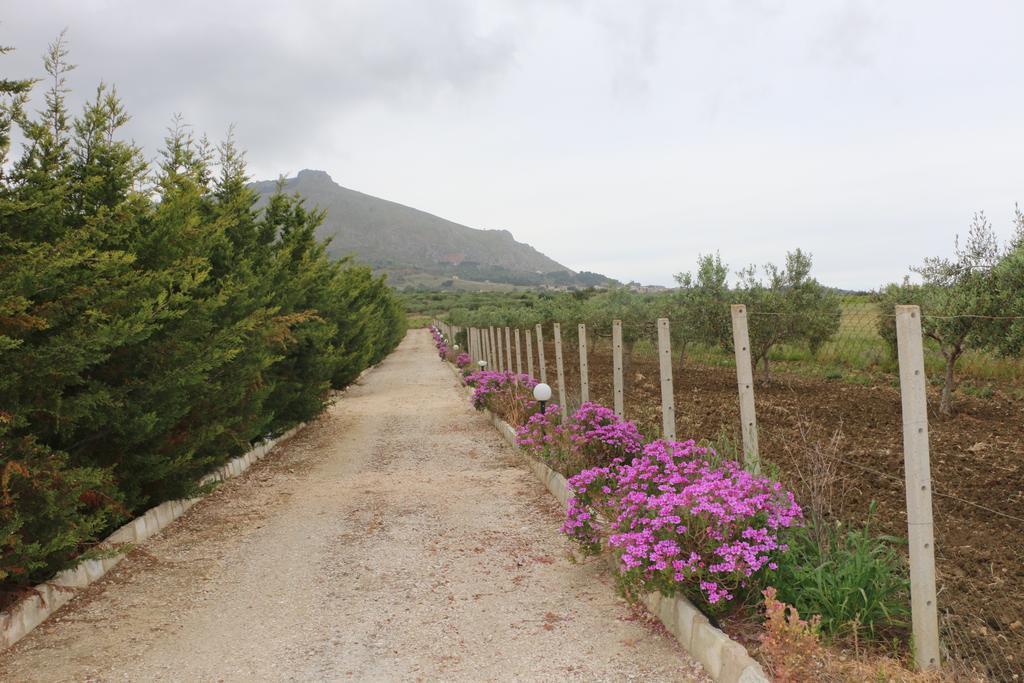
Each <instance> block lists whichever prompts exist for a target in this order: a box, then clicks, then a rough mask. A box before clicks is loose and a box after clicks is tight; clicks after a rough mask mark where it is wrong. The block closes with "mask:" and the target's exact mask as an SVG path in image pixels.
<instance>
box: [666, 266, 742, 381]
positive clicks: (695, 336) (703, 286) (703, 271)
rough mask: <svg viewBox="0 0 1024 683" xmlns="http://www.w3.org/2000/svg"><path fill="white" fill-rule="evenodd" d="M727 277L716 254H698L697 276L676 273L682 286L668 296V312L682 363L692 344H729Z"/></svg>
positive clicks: (725, 345) (725, 267) (727, 269)
mask: <svg viewBox="0 0 1024 683" xmlns="http://www.w3.org/2000/svg"><path fill="white" fill-rule="evenodd" d="M728 277H729V268H728V266H726V265H725V264H724V263H722V259H721V257H720V256H719V255H718V254H717V253H716V254H714V255H713V256H712V255H710V254H707V255H703V256H698V257H697V271H696V273H695V274H694V275H691V274H690V273H677V274H676V275H675V280H676V283H678V284H679V288H678V289H677V290H676V291H675V292H673V293H672V295H671V297H670V299H669V306H670V311H668V312H667V315H668V316H669V317H670V318H671V319H672V323H673V324H672V343H673V344H674V345H675V346H676V348H677V349H678V351H679V362H680V364H682V363H684V362H685V360H686V349H687V346H688V345H689V344H691V343H695V344H705V345H707V346H721V347H722V348H729V347H730V344H731V343H732V331H731V329H732V328H731V323H730V318H729V303H730V297H731V294H730V292H729V286H728V282H727V280H728Z"/></svg>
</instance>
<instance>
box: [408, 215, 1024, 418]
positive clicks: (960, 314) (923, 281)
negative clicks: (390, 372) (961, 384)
mask: <svg viewBox="0 0 1024 683" xmlns="http://www.w3.org/2000/svg"><path fill="white" fill-rule="evenodd" d="M1014 224H1015V226H1016V231H1015V235H1014V236H1013V237H1012V238H1011V239H1010V240H1009V241H1008V242H1007V243H1005V244H1001V243H1000V241H999V239H998V237H997V236H996V234H995V231H994V229H993V227H992V225H991V223H990V222H989V221H988V220H987V219H986V218H985V216H984V214H979V215H977V216H975V218H974V221H973V222H972V224H971V226H970V228H969V230H968V233H967V235H966V237H965V238H964V240H963V241H962V242H961V241H960V240H959V239H958V240H957V244H956V246H955V249H954V257H953V258H951V259H950V258H928V259H925V260H924V263H923V264H922V265H921V266H919V267H915V268H912V269H911V270H912V272H914V273H916V274H917V275H918V276H919V282H911V281H910V280H909V278H907V279H905V280H904V282H902V283H900V284H890V285H887V286H884V287H881V288H879V289H878V290H877V291H876V292H874V293H873V294H871V295H869V300H870V301H872V302H874V305H875V309H876V314H875V315H874V316H873V318H874V320H875V322H874V326H875V328H876V331H877V333H878V335H879V336H878V339H879V340H880V342H879V343H880V344H881V343H882V342H884V345H885V347H886V348H887V350H888V354H889V356H890V357H891V358H892V359H893V360H895V358H896V326H895V318H894V315H893V310H894V306H895V305H897V304H916V305H918V306H920V307H921V311H922V327H923V332H924V335H925V340H926V343H927V344H928V346H929V348H931V349H934V350H935V351H936V352H937V353H939V354H941V356H942V358H943V361H944V372H943V375H942V377H940V378H938V381H939V383H940V385H941V386H942V391H941V394H940V398H939V406H938V407H939V412H940V413H941V414H943V415H951V414H952V413H953V392H954V390H955V388H956V385H957V380H956V364H957V361H958V360H959V359H960V358H961V357H962V356H963V354H964V353H965V352H967V351H968V350H972V349H973V350H976V351H983V352H986V353H991V354H994V355H997V356H1015V357H1019V356H1020V355H1021V353H1022V352H1024V213H1022V212H1021V211H1020V210H1019V209H1018V210H1016V211H1015V213H1014ZM811 269H812V259H811V256H810V255H809V254H807V253H806V252H803V251H801V250H800V249H796V250H794V251H792V252H790V253H788V254H787V255H786V259H785V263H784V264H783V265H781V266H778V265H775V264H766V265H764V266H762V267H761V268H756V267H754V266H750V267H747V268H744V269H742V270H740V271H738V272H736V273H735V274H734V275H735V277H734V279H733V282H732V283H731V284H730V282H729V276H730V269H729V266H728V265H727V264H725V263H723V262H722V260H721V257H720V256H719V255H718V254H712V255H703V256H700V257H699V258H698V263H697V268H696V270H695V271H694V272H692V273H679V274H677V275H676V276H675V279H676V282H677V284H678V287H676V288H675V289H674V290H671V291H669V292H666V293H658V294H640V293H636V292H632V291H630V290H628V289H626V288H614V289H610V290H587V291H581V292H569V293H558V294H554V293H525V292H517V293H513V294H505V295H503V294H479V293H474V294H463V295H453V296H452V297H451V298H449V299H448V300H447V301H446V303H447V304H448V306H449V308H448V315H447V320H448V321H449V322H451V323H452V324H455V325H460V326H476V327H485V326H487V325H503V326H505V325H508V326H513V327H531V326H533V325H535V324H538V323H541V324H550V323H552V322H560V323H563V324H565V323H577V322H584V323H587V325H588V330H593V331H595V332H596V333H598V334H601V335H603V336H607V335H608V334H610V330H611V324H612V320H615V319H618V320H621V321H622V323H623V326H622V334H623V346H624V362H625V363H626V364H627V365H628V364H629V360H630V357H631V355H632V351H633V347H634V345H635V344H636V342H637V341H639V340H640V339H642V338H648V339H651V338H653V336H654V331H653V322H654V320H655V319H656V318H658V317H667V318H669V319H671V320H672V344H673V347H674V349H675V350H676V351H678V353H679V355H680V362H683V361H684V360H685V357H686V354H687V351H688V349H691V348H693V347H694V346H695V345H701V346H704V347H717V348H720V349H722V350H723V351H730V352H731V350H732V326H731V325H732V323H731V315H730V304H734V303H742V304H745V305H746V306H747V310H748V312H749V315H748V316H747V322H748V327H749V334H750V346H751V348H750V351H751V357H752V361H753V363H754V364H755V365H759V366H760V369H761V372H760V376H761V379H762V381H769V380H770V379H771V365H770V358H771V354H772V351H773V350H775V349H778V348H779V347H781V346H788V347H797V348H803V349H806V350H808V351H809V352H810V353H811V354H812V355H813V354H817V352H818V351H819V350H820V349H821V347H822V346H823V345H824V344H825V343H826V342H828V341H830V340H833V339H835V338H836V337H837V335H838V334H840V323H841V320H842V316H843V306H842V304H843V296H842V294H841V293H840V292H838V291H837V290H835V289H832V288H829V287H826V286H825V285H823V284H822V283H820V282H819V281H818V280H817V279H816V278H814V277H812V275H811ZM409 301H410V303H412V304H414V305H418V306H419V307H421V308H424V309H430V313H431V315H438V314H442V311H440V310H438V309H439V308H441V307H442V305H443V304H442V301H440V300H437V299H431V298H428V297H427V296H426V295H417V298H415V299H410V300H409Z"/></svg>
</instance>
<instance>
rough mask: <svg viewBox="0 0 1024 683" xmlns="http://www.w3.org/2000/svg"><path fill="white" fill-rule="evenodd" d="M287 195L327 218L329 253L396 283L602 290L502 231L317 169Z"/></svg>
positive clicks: (267, 190) (591, 276)
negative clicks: (367, 190) (349, 184)
mask: <svg viewBox="0 0 1024 683" xmlns="http://www.w3.org/2000/svg"><path fill="white" fill-rule="evenodd" d="M276 185H277V183H276V181H259V182H254V183H252V184H251V187H252V188H253V189H254V190H255V191H256V192H257V193H258V194H259V195H260V197H261V202H262V201H265V200H266V198H267V197H269V196H270V195H271V194H273V192H274V189H275V187H276ZM285 191H286V192H288V193H295V192H297V193H299V194H300V195H302V197H304V198H305V200H306V205H307V206H308V207H314V206H316V207H319V208H321V209H324V210H325V211H326V212H327V216H326V218H325V220H324V223H323V225H322V226H320V229H319V231H318V236H319V237H321V238H327V237H329V238H331V243H330V245H329V247H328V251H329V252H330V254H331V255H332V256H335V257H338V258H340V257H342V256H345V255H347V254H355V255H356V257H357V259H358V260H360V261H362V262H364V263H368V264H369V265H371V266H373V267H374V268H376V269H377V270H381V271H385V272H388V273H389V275H390V277H391V280H392V283H393V284H395V285H396V286H403V285H405V286H411V285H413V284H418V285H424V284H426V285H427V286H430V284H431V283H432V284H433V285H435V286H440V285H442V284H450V283H449V282H448V281H451V280H453V279H455V280H470V281H476V282H492V283H504V284H509V285H521V286H538V285H557V286H578V287H589V286H595V285H607V284H609V283H611V282H612V281H611V280H609V279H608V278H606V277H604V276H603V275H598V274H596V273H586V272H584V273H575V272H573V271H572V270H570V269H569V268H567V267H565V266H563V265H562V264H561V263H558V262H557V261H554V260H552V259H550V258H548V257H547V256H545V255H544V254H542V253H540V252H539V251H537V250H536V249H534V248H533V247H531V246H530V245H528V244H523V243H522V242H517V241H516V240H515V238H513V237H512V233H510V232H509V231H508V230H478V229H476V228H470V227H468V226H465V225H459V224H458V223H453V222H452V221H448V220H445V219H444V218H439V217H438V216H434V215H432V214H429V213H426V212H425V211H419V210H418V209H413V208H411V207H408V206H403V205H402V204H397V203H395V202H391V201H388V200H386V199H379V198H377V197H372V196H370V195H368V194H363V193H362V192H356V191H355V190H350V189H348V188H345V187H342V186H340V185H338V184H337V183H335V182H334V181H333V180H332V179H331V177H330V176H329V175H327V173H325V172H323V171H313V170H308V169H307V170H303V171H299V173H298V175H297V176H296V177H294V178H287V179H286V180H285Z"/></svg>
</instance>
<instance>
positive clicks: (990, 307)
mask: <svg viewBox="0 0 1024 683" xmlns="http://www.w3.org/2000/svg"><path fill="white" fill-rule="evenodd" d="M1018 242H1019V238H1018ZM1017 251H1019V249H1018V250H1017ZM954 254H955V258H954V259H952V260H950V259H945V258H938V257H935V258H927V259H925V262H924V265H922V266H919V267H917V268H912V269H911V270H912V271H913V272H915V273H917V274H919V275H920V276H921V280H922V282H921V284H911V283H910V282H909V279H905V280H904V281H903V284H901V285H897V284H891V285H889V286H888V287H886V288H884V289H883V290H882V292H881V293H880V297H879V302H880V314H881V315H880V316H879V323H878V324H879V333H880V334H881V335H882V338H883V339H885V340H886V341H887V342H888V344H889V347H890V349H891V350H892V352H893V355H895V353H896V322H895V319H894V318H893V315H892V313H893V306H894V305H896V304H916V305H918V306H920V307H921V329H922V333H923V334H924V336H925V337H926V338H928V339H931V340H933V341H934V342H935V343H936V345H937V346H938V348H939V352H940V353H941V354H942V357H943V358H944V359H945V372H944V379H943V384H942V398H941V399H940V401H939V413H940V414H942V415H952V414H953V391H954V389H955V388H956V379H955V368H956V363H957V361H958V360H960V358H961V356H963V354H964V352H965V351H967V350H968V349H970V348H980V347H983V346H996V347H999V346H1000V345H1005V346H1006V350H1011V349H1010V348H1009V347H1010V346H1013V344H1011V343H1010V342H1009V339H1008V336H1007V334H1006V329H1007V324H1006V321H1005V320H999V319H993V317H992V316H995V315H998V314H999V312H1000V311H1001V310H1005V308H1004V306H1005V305H1007V304H1010V305H1012V304H1013V302H1014V301H1015V300H1016V297H1012V296H1008V293H1009V292H1012V291H1019V289H1020V284H1016V285H1015V286H1013V287H1008V286H1005V284H1006V282H1005V281H1006V280H1008V279H1012V278H1008V277H1007V276H1009V275H1010V274H1011V273H1010V268H1009V267H1012V261H1007V265H1008V267H1007V268H1004V269H1003V270H1001V271H1000V270H998V269H997V266H999V265H1000V264H1001V262H1002V261H1003V260H1004V258H1005V257H1006V256H1007V252H1006V251H1005V250H1004V249H1003V248H1001V247H1000V246H999V240H998V238H997V237H996V235H995V232H994V231H993V230H992V225H991V224H990V223H989V221H988V219H987V218H985V214H984V213H978V214H975V216H974V220H973V221H972V222H971V227H970V229H969V230H968V233H967V239H966V241H965V242H964V244H963V246H962V247H961V245H960V240H959V236H958V237H957V241H956V246H955V249H954ZM1001 279H1002V280H1003V281H1004V282H1003V283H1002V284H1003V285H1004V286H1001V283H1000V280H1001Z"/></svg>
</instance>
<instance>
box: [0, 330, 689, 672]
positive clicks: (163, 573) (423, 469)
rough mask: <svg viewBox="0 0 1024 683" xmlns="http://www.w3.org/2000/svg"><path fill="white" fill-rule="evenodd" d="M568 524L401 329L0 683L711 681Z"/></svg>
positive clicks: (85, 598)
mask: <svg viewBox="0 0 1024 683" xmlns="http://www.w3.org/2000/svg"><path fill="white" fill-rule="evenodd" d="M559 521H560V516H559V510H558V506H557V503H555V502H554V499H552V498H551V497H550V496H549V494H548V493H547V492H546V491H545V489H544V488H543V486H542V485H541V484H540V483H539V482H537V481H536V480H535V479H534V477H533V475H532V474H530V473H529V472H528V471H527V470H526V469H525V466H524V465H523V464H522V462H521V460H519V459H518V457H517V456H516V454H515V453H514V452H513V451H512V449H511V448H509V447H508V446H506V445H505V444H504V443H503V442H502V441H501V439H500V437H499V436H498V435H497V433H496V432H495V431H494V429H493V427H491V426H490V424H488V422H487V421H486V420H485V419H484V418H483V416H481V415H479V414H477V413H475V412H473V411H472V409H471V408H470V407H469V405H468V401H467V400H466V396H465V393H464V392H463V391H462V389H461V388H459V387H458V386H457V383H456V382H455V380H454V378H453V376H452V374H451V372H450V371H449V370H448V369H447V368H446V367H444V366H443V365H442V364H441V363H440V362H439V361H438V360H437V357H436V355H435V353H434V350H433V346H432V344H431V341H430V337H429V335H428V334H427V333H426V331H423V330H418V331H413V332H411V333H410V334H409V336H408V337H407V338H406V339H405V341H404V342H403V343H402V345H401V346H400V347H399V349H398V350H397V351H396V352H395V353H393V354H392V355H391V356H390V357H389V358H388V359H387V360H386V361H385V362H384V363H383V364H382V365H381V366H380V367H379V368H377V369H375V370H374V371H373V372H371V373H369V374H368V375H367V376H366V377H365V378H364V380H363V381H362V383H361V384H359V385H358V386H355V387H351V388H350V389H349V390H348V391H347V392H345V393H344V394H343V395H342V396H341V397H340V398H339V400H338V401H336V402H335V404H334V405H333V406H332V407H331V408H330V410H328V411H327V413H326V414H325V415H324V416H323V418H321V419H320V420H318V421H317V422H316V423H314V424H312V425H310V426H309V427H307V428H306V429H305V430H303V431H302V432H300V433H299V434H298V435H296V436H295V437H294V438H292V439H291V440H290V441H289V442H287V443H286V444H283V445H282V446H281V447H279V448H278V450H277V451H276V452H275V453H274V455H272V456H270V457H268V458H266V459H264V460H263V461H261V462H260V463H258V464H257V465H255V466H254V467H253V468H252V469H250V470H249V472H247V473H246V474H245V475H244V476H242V477H239V478H236V479H234V480H231V481H229V482H227V483H225V484H224V485H222V486H221V487H220V488H219V489H218V490H217V491H216V492H214V493H213V494H211V495H210V496H208V497H207V498H206V499H204V500H203V501H201V502H200V503H198V504H197V505H196V506H195V507H194V508H192V509H191V510H190V511H189V512H188V513H187V514H186V515H185V516H184V517H182V518H181V519H180V520H178V521H177V522H175V523H174V524H172V525H171V526H169V527H168V528H167V529H166V530H164V532H163V533H161V534H159V535H158V536H156V537H154V538H153V539H151V540H150V541H148V542H146V543H145V544H144V545H142V546H140V547H139V548H137V549H136V550H135V551H133V552H132V553H131V555H130V556H129V557H128V558H127V559H125V560H124V561H123V562H122V563H121V564H120V565H119V566H118V567H117V568H115V569H114V570H113V571H112V572H110V573H109V574H108V575H107V576H106V577H105V578H104V579H103V580H101V581H99V582H98V583H96V584H93V586H91V587H89V588H88V589H85V590H84V591H82V594H81V595H80V596H78V597H77V598H76V599H75V600H73V601H72V602H71V603H69V604H68V605H67V606H65V607H64V609H62V610H61V611H60V612H58V613H57V614H56V615H55V616H54V617H52V618H51V619H50V620H49V621H48V622H46V623H45V624H43V625H42V626H40V627H39V628H38V629H36V630H35V631H34V632H33V633H32V634H30V635H29V636H28V637H26V638H25V639H24V640H22V641H21V642H20V643H18V644H17V645H15V646H14V647H13V648H12V649H11V650H9V651H8V652H6V653H3V654H2V655H0V680H4V681H84V680H99V681H115V680H116V681H120V680H130V681H151V680H175V681H253V680H260V681H263V680H271V681H277V680H285V681H312V680H424V681H432V680H472V681H479V680H510V679H516V680H538V681H539V680H566V679H575V680H615V681H620V680H643V681H655V680H708V679H706V678H705V677H704V674H703V672H702V670H701V669H700V667H699V665H698V664H696V663H695V662H694V661H693V660H692V659H690V658H689V657H688V656H687V655H686V654H685V652H683V651H682V650H681V649H680V648H679V646H678V645H677V643H676V642H675V641H674V640H673V639H672V637H671V636H670V635H669V634H668V633H667V632H665V631H664V630H663V629H661V628H660V626H659V625H657V624H656V623H652V622H651V621H650V620H649V619H648V618H647V617H646V616H645V615H644V614H643V613H641V612H638V611H635V610H632V609H630V608H629V607H628V606H627V605H626V604H625V603H624V602H623V601H622V600H620V599H619V598H617V597H616V596H615V591H614V588H613V587H612V585H611V584H612V582H611V578H610V576H609V575H608V573H607V571H606V569H605V567H604V566H603V565H602V563H600V562H595V561H591V562H587V563H584V564H574V563H573V562H572V561H571V558H570V556H569V553H568V544H567V543H566V541H565V540H564V538H562V537H561V536H560V534H559V533H558V530H557V529H558V525H559Z"/></svg>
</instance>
